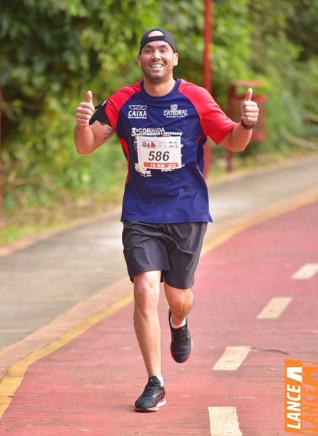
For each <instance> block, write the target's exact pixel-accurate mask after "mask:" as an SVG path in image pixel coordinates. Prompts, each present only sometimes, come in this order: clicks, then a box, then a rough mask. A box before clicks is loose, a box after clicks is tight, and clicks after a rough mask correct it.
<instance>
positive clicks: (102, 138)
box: [74, 91, 114, 154]
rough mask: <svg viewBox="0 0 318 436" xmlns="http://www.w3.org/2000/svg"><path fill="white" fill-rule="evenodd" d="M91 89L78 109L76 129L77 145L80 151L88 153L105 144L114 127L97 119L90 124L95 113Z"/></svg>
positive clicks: (75, 138)
mask: <svg viewBox="0 0 318 436" xmlns="http://www.w3.org/2000/svg"><path fill="white" fill-rule="evenodd" d="M94 111H95V107H94V105H93V97H92V93H91V91H88V92H87V94H86V101H84V102H81V103H80V105H79V106H78V108H77V110H76V126H75V129H74V140H75V146H76V149H77V151H78V152H79V153H82V154H88V153H91V152H92V151H94V150H95V149H96V148H98V147H99V146H100V145H102V144H104V143H105V142H106V141H108V139H109V138H110V137H111V136H112V135H113V133H114V132H113V129H112V128H111V126H109V125H108V124H101V123H100V122H99V121H95V122H94V123H93V124H92V125H89V120H90V119H91V117H92V115H93V114H94Z"/></svg>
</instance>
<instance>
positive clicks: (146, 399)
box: [135, 375, 166, 412]
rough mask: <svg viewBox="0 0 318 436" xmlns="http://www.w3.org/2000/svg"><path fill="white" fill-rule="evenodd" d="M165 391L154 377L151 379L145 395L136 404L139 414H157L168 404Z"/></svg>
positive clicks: (144, 392)
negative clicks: (160, 408)
mask: <svg viewBox="0 0 318 436" xmlns="http://www.w3.org/2000/svg"><path fill="white" fill-rule="evenodd" d="M164 397H165V389H164V387H163V386H161V383H160V381H159V380H158V378H157V377H156V376H155V375H154V376H153V377H149V379H148V383H147V384H146V386H145V389H144V391H143V393H142V394H141V395H140V397H139V398H138V399H137V400H136V402H135V410H136V411H137V412H157V411H158V410H159V407H161V406H164V405H165V404H166V400H165V399H164Z"/></svg>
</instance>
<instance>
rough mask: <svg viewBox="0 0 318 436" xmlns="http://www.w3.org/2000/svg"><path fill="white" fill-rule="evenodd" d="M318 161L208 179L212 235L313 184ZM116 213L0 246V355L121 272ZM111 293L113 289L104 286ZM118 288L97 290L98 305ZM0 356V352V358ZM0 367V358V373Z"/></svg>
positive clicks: (317, 183)
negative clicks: (26, 242)
mask: <svg viewBox="0 0 318 436" xmlns="http://www.w3.org/2000/svg"><path fill="white" fill-rule="evenodd" d="M317 167H318V158H317V157H312V158H310V159H306V160H304V161H302V162H300V163H294V164H292V165H287V166H285V167H277V168H274V169H271V170H268V169H267V170H264V171H258V172H257V173H255V174H250V175H246V176H242V177H239V178H235V177H234V178H230V179H229V180H228V181H225V182H221V183H216V184H214V183H213V182H212V183H211V186H210V198H211V213H212V215H213V217H214V221H215V222H214V224H213V225H210V229H209V235H208V236H210V237H213V236H214V235H215V234H217V233H218V231H219V230H223V229H224V227H225V226H230V225H231V224H232V221H235V220H236V219H237V218H240V217H241V216H243V215H245V214H247V213H254V212H257V211H259V210H261V209H262V208H263V207H266V206H268V205H269V204H272V203H276V202H281V201H284V200H286V199H288V198H290V197H292V196H295V195H297V194H301V193H303V192H304V191H306V190H309V189H312V188H317V187H318V171H317ZM121 229H122V226H121V223H120V222H119V212H118V211H117V212H116V213H115V214H112V213H110V214H104V215H101V216H99V217H97V218H96V219H94V220H89V221H87V222H85V223H84V224H81V225H79V226H77V227H75V228H71V229H66V230H65V231H61V232H58V233H57V234H53V236H51V237H49V238H46V239H43V240H40V241H39V242H38V243H36V244H34V245H31V246H26V247H25V248H23V249H21V250H18V251H15V252H12V253H11V254H10V255H6V256H2V257H1V253H2V254H4V253H6V251H7V250H5V249H4V248H2V251H1V248H0V286H1V305H0V352H1V349H2V350H3V349H6V348H7V347H9V346H12V345H13V344H15V343H17V342H18V341H21V340H23V339H24V338H26V337H28V335H30V334H32V333H33V332H35V331H37V330H38V329H40V328H43V327H44V326H45V325H47V324H48V323H50V322H52V321H53V320H54V319H55V318H56V317H58V316H61V315H62V314H63V313H65V312H66V311H68V310H70V309H71V308H72V307H73V306H74V305H76V304H78V303H80V302H82V301H84V300H86V299H87V298H90V297H92V296H93V295H94V294H96V293H97V292H98V291H100V290H101V289H105V290H106V289H108V288H109V289H112V288H111V285H112V284H113V283H114V282H116V281H117V280H119V279H120V278H122V277H123V276H125V275H126V267H125V264H124V260H123V255H122V246H121ZM112 292H114V290H113V289H112ZM125 292H126V291H125V290H123V289H121V290H120V289H119V288H118V290H117V292H116V294H114V293H112V294H111V295H109V293H107V291H105V293H104V298H105V303H107V304H108V303H110V302H111V301H115V300H116V299H118V298H120V297H121V296H122V295H123V293H125ZM0 357H1V356H0ZM1 367H3V365H2V364H1V361H0V376H1Z"/></svg>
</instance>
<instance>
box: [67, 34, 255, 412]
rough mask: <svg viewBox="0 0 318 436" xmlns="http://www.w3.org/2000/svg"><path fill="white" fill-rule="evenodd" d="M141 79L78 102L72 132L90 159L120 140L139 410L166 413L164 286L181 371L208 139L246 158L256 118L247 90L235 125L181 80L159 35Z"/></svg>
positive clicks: (166, 38)
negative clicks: (140, 379) (139, 369)
mask: <svg viewBox="0 0 318 436" xmlns="http://www.w3.org/2000/svg"><path fill="white" fill-rule="evenodd" d="M137 60H138V65H139V66H140V68H141V70H142V72H143V80H141V81H139V82H137V83H135V84H133V85H129V86H126V87H124V88H122V89H119V90H118V91H116V92H115V93H114V94H113V95H112V96H110V97H109V98H108V99H107V100H106V101H104V102H103V103H102V104H100V105H99V106H97V108H96V111H95V108H94V106H93V100H92V93H91V91H88V92H87V95H86V101H85V102H82V103H80V105H79V106H78V108H77V112H76V121H77V123H76V127H75V131H74V136H75V144H76V148H77V151H78V152H79V153H84V154H86V153H91V152H92V151H94V150H95V149H96V148H98V147H99V146H101V145H102V144H104V143H105V142H106V141H107V140H108V139H109V138H110V137H111V136H112V135H113V133H114V132H116V134H117V136H118V139H119V141H120V143H121V145H122V149H123V152H124V154H125V157H126V159H127V165H128V175H127V179H126V186H125V192H124V197H123V207H122V216H121V220H122V222H123V236H122V239H123V246H124V256H125V260H126V264H127V269H128V274H129V276H130V279H131V281H132V282H133V285H134V302H135V303H134V327H135V332H136V336H137V339H138V342H139V345H140V349H141V353H142V356H143V359H144V363H145V366H146V369H147V373H148V383H147V385H146V386H145V389H144V391H143V393H142V394H141V395H140V397H139V398H138V399H137V400H136V402H135V410H136V411H141V412H152V411H157V410H159V407H160V406H163V405H164V404H166V400H165V388H164V380H163V377H162V371H161V333H160V324H159V318H158V301H159V293H160V282H163V286H164V290H165V295H166V298H167V301H168V305H169V315H168V322H169V325H170V330H171V355H172V357H173V359H174V360H175V361H176V362H178V363H183V362H185V361H186V360H187V359H188V358H189V356H190V353H191V345H192V340H191V335H190V330H189V324H188V320H187V316H188V314H189V312H190V310H191V307H192V304H193V293H192V290H191V288H192V286H193V283H194V273H195V270H196V267H197V264H198V260H199V256H200V251H201V247H202V243H203V238H204V234H205V231H206V227H207V223H208V222H210V221H212V219H211V216H210V213H209V202H208V190H207V186H206V183H205V180H204V177H203V148H204V144H205V142H206V139H207V136H209V137H210V138H212V140H213V141H214V142H216V143H217V144H222V145H223V146H224V147H226V148H227V149H228V150H231V151H241V150H244V149H245V147H246V146H247V144H248V143H249V141H250V139H251V134H252V129H253V127H254V126H255V124H256V122H257V119H258V107H257V104H256V103H255V102H253V101H251V97H252V90H251V89H249V90H248V91H247V94H246V97H245V101H244V102H243V104H242V109H241V121H240V123H235V122H234V121H232V120H231V119H229V118H228V117H227V116H226V115H225V113H224V112H223V111H222V110H221V108H220V107H219V106H218V105H217V104H216V102H215V101H214V99H213V98H212V96H211V95H210V94H209V93H208V92H207V91H206V90H205V89H204V88H201V87H199V86H197V85H194V84H192V83H189V82H186V81H184V80H181V79H175V78H174V75H173V70H174V67H175V66H176V65H177V64H178V52H177V48H176V43H175V40H174V38H173V36H172V35H171V33H169V32H167V31H166V30H164V29H162V28H159V27H157V28H153V29H150V30H148V31H146V32H145V33H144V34H143V36H142V38H141V41H140V51H139V54H138V56H137Z"/></svg>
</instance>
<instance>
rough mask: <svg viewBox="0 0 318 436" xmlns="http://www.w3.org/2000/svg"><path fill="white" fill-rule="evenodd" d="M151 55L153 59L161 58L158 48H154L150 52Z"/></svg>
mask: <svg viewBox="0 0 318 436" xmlns="http://www.w3.org/2000/svg"><path fill="white" fill-rule="evenodd" d="M152 57H153V59H160V58H161V54H160V51H159V50H154V51H153V53H152Z"/></svg>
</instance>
